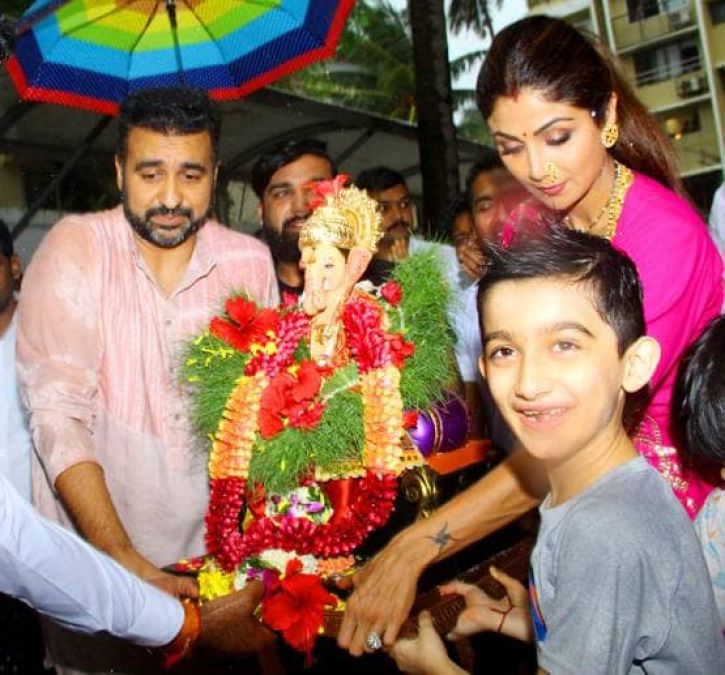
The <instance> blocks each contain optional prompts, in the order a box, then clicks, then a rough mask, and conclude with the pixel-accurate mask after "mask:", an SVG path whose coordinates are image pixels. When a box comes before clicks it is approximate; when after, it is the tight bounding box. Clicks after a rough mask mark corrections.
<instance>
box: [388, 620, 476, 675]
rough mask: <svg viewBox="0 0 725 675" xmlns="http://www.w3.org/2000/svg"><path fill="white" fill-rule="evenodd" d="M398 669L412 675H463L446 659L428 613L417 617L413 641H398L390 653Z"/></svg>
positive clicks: (446, 654)
mask: <svg viewBox="0 0 725 675" xmlns="http://www.w3.org/2000/svg"><path fill="white" fill-rule="evenodd" d="M390 655H391V656H392V657H393V658H394V659H395V663H396V664H397V666H398V668H399V669H400V670H401V671H402V672H404V673H413V674H414V675H459V674H462V675H465V672H466V671H465V670H463V669H461V668H459V667H458V666H457V665H456V664H455V663H453V661H451V660H450V659H449V658H448V653H447V652H446V647H445V645H444V644H443V640H441V638H440V637H439V635H438V633H436V631H435V628H434V627H433V621H432V620H431V616H430V614H429V613H428V612H421V613H420V615H419V616H418V636H417V637H416V638H413V639H404V640H398V641H397V642H396V643H395V644H394V645H393V648H392V650H391V651H390Z"/></svg>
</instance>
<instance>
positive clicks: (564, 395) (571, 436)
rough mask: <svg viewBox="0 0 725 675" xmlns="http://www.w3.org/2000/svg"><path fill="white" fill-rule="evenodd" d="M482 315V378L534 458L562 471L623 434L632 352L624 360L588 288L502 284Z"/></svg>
mask: <svg viewBox="0 0 725 675" xmlns="http://www.w3.org/2000/svg"><path fill="white" fill-rule="evenodd" d="M482 311H483V319H484V326H485V334H484V336H483V337H484V350H483V356H482V359H481V366H482V372H483V374H484V377H485V378H486V380H487V381H488V384H489V387H490V388H491V393H492V394H493V397H494V399H495V400H496V403H497V404H498V406H499V409H500V410H501V413H502V414H503V416H504V418H505V419H506V421H507V422H508V424H509V425H510V427H511V429H512V431H513V432H514V434H515V435H516V436H517V438H518V439H519V441H520V442H521V443H522V445H523V446H524V447H525V448H526V449H527V451H528V452H529V453H530V454H532V455H534V456H535V457H538V458H540V459H543V460H546V461H547V463H553V464H555V465H558V464H560V463H562V462H566V460H567V459H568V458H570V457H571V456H572V455H574V454H576V453H578V452H580V451H581V450H583V449H585V448H588V447H590V446H598V445H599V444H600V443H610V442H613V441H615V440H616V439H617V438H618V436H619V435H621V433H622V423H621V417H622V408H623V405H624V398H625V388H624V384H625V380H627V375H626V373H627V368H628V361H629V359H630V358H631V355H630V350H629V349H628V350H627V352H625V355H624V356H623V357H620V356H619V354H618V350H617V336H616V335H615V333H614V330H613V329H612V328H611V326H609V325H608V324H607V323H606V322H605V321H604V320H603V319H602V317H601V316H600V315H599V313H598V312H597V310H596V309H595V307H594V304H593V290H592V289H591V288H590V286H589V285H588V284H585V283H577V282H572V281H570V280H566V279H559V278H539V279H525V280H512V281H503V282H501V283H498V284H496V285H495V286H493V287H492V288H491V289H490V290H489V292H488V293H487V295H486V297H485V299H484V303H483V305H482ZM645 382H646V380H645ZM627 384H629V383H627ZM642 384H644V382H643V383H642ZM639 386H641V385H639ZM639 386H637V388H639ZM627 389H628V390H629V387H627Z"/></svg>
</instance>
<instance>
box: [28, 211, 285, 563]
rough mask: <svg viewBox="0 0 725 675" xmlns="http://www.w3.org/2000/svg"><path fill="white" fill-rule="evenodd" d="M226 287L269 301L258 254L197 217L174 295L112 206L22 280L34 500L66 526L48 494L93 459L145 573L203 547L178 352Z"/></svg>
mask: <svg viewBox="0 0 725 675" xmlns="http://www.w3.org/2000/svg"><path fill="white" fill-rule="evenodd" d="M235 289H243V290H245V291H246V292H247V293H248V294H249V295H250V296H251V297H252V298H254V299H255V300H256V301H257V302H259V303H261V304H263V305H270V304H274V303H276V301H277V281H276V277H275V275H274V269H273V268H272V263H271V259H270V256H269V252H268V250H267V248H266V247H265V246H264V245H263V244H261V243H260V242H259V241H257V240H256V239H254V238H253V237H249V236H247V235H243V234H240V233H237V232H234V231H232V230H230V229H228V228H225V227H222V226H221V225H219V224H218V223H216V222H213V221H207V222H206V223H205V224H204V225H203V226H202V227H201V229H200V230H199V233H198V234H197V240H196V246H195V248H194V252H193V254H192V257H191V261H190V263H189V266H188V268H187V270H186V273H185V274H184V276H183V277H182V281H181V282H180V283H179V284H178V286H177V288H176V290H175V291H173V292H172V293H171V294H170V295H168V296H167V295H165V294H164V292H163V291H162V290H161V289H160V288H159V286H158V284H157V283H156V281H155V280H154V277H153V275H152V274H151V273H150V271H149V268H148V265H147V264H146V262H145V260H144V259H143V258H142V257H141V256H140V255H139V253H138V249H137V246H136V243H135V241H134V237H133V233H132V231H131V228H130V227H129V225H128V223H127V222H126V220H125V218H124V215H123V210H122V209H121V207H120V206H119V207H117V208H115V209H113V210H111V211H105V212H102V213H94V214H89V215H83V216H69V217H66V218H64V219H63V220H61V221H60V222H59V223H58V224H57V225H56V226H55V227H54V228H53V229H52V230H51V231H50V232H49V234H48V235H47V236H46V238H45V239H44V241H43V243H42V244H41V246H40V248H39V249H38V251H37V253H36V254H35V256H34V258H33V261H32V262H31V264H30V266H29V267H28V270H27V273H26V277H25V279H24V281H23V298H22V301H21V306H20V330H19V333H18V355H19V360H20V364H19V365H20V370H21V377H22V381H23V385H24V390H25V398H26V400H27V402H28V407H29V409H30V410H31V426H32V432H33V438H34V440H35V446H36V448H37V450H38V455H39V459H40V461H37V460H36V461H35V464H34V466H33V500H34V501H35V503H36V505H37V506H38V508H39V510H40V511H41V512H42V513H43V514H44V515H46V516H48V517H50V518H52V519H53V520H56V521H58V522H61V523H63V524H66V525H68V526H70V525H71V523H70V521H69V519H68V516H67V514H66V512H65V510H64V508H63V505H62V504H61V503H60V501H59V500H58V496H57V495H56V494H55V492H54V490H53V486H54V484H55V479H56V478H57V477H58V475H59V474H61V473H62V472H63V471H65V470H66V469H67V468H68V467H70V466H73V465H74V464H78V463H80V462H98V463H99V464H100V465H101V466H102V467H103V472H104V475H105V478H106V482H107V484H108V488H109V491H110V493H111V495H112V498H113V501H114V504H115V506H116V509H117V511H118V513H119V515H120V517H121V521H122V522H123V524H124V526H125V527H126V530H127V531H128V533H129V535H130V536H131V539H132V541H133V543H134V545H135V546H136V547H137V549H138V550H139V552H140V553H141V554H142V555H144V556H146V557H148V558H149V560H151V561H152V562H153V563H155V564H156V565H159V566H161V565H166V564H168V563H171V562H173V561H175V560H177V559H178V558H180V557H183V556H187V555H199V554H201V553H203V552H204V539H203V535H204V527H203V518H204V513H205V510H206V506H207V495H208V492H207V475H206V448H205V444H204V442H203V441H202V440H200V439H198V438H197V437H196V436H195V435H194V434H193V432H192V430H191V428H190V421H189V416H190V415H189V413H190V410H189V401H188V399H187V397H186V396H185V395H184V391H183V383H182V382H181V379H180V377H179V367H180V366H181V364H182V352H183V348H184V345H185V344H186V342H187V341H188V340H189V339H190V337H191V336H193V335H195V334H198V333H199V332H201V331H202V330H203V329H204V326H205V325H206V323H207V322H208V321H209V320H210V319H211V317H212V316H213V315H214V314H216V313H218V312H219V310H220V308H221V303H222V302H223V300H224V298H226V296H227V295H229V293H230V292H231V291H233V290H235Z"/></svg>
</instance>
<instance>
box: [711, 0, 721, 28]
mask: <svg viewBox="0 0 725 675" xmlns="http://www.w3.org/2000/svg"><path fill="white" fill-rule="evenodd" d="M707 9H708V11H709V12H710V21H712V25H713V26H717V24H719V23H723V22H724V21H725V0H714V2H708V3H707Z"/></svg>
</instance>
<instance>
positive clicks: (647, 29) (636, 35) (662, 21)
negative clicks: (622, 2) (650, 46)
mask: <svg viewBox="0 0 725 675" xmlns="http://www.w3.org/2000/svg"><path fill="white" fill-rule="evenodd" d="M696 27H697V17H696V15H695V10H694V8H692V7H690V6H689V5H685V6H684V7H681V8H680V9H676V10H672V11H670V12H663V13H660V14H655V15H653V16H649V17H646V18H643V19H641V20H639V21H630V18H629V15H628V14H627V12H624V13H623V14H619V15H617V16H613V17H612V29H613V31H614V40H615V42H616V45H617V50H618V51H620V52H621V51H630V50H632V49H634V48H637V47H639V46H642V45H643V44H647V43H650V42H655V41H657V40H659V39H662V38H665V37H667V36H670V35H672V34H673V33H676V34H679V33H682V34H684V33H687V32H688V31H693V30H695V29H696Z"/></svg>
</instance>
